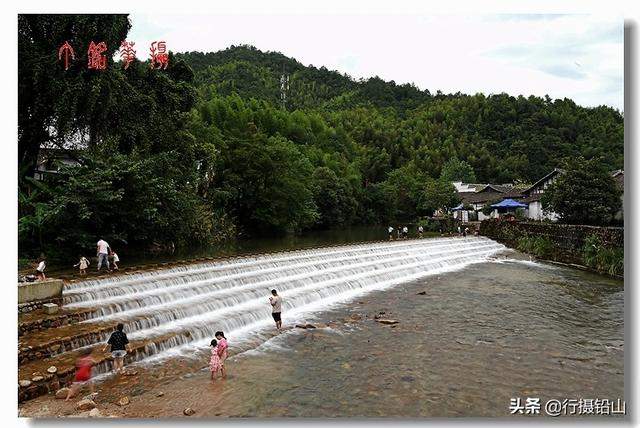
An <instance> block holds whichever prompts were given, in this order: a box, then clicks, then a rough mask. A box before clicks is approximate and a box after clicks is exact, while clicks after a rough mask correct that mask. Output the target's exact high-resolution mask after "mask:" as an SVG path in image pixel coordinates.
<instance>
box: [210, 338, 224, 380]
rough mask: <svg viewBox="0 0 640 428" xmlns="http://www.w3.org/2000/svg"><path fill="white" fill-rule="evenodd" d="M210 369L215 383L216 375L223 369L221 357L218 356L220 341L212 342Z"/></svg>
mask: <svg viewBox="0 0 640 428" xmlns="http://www.w3.org/2000/svg"><path fill="white" fill-rule="evenodd" d="M209 369H210V370H211V380H212V381H215V376H216V373H218V372H219V371H220V370H221V369H222V363H221V362H220V355H219V354H218V341H217V340H215V339H213V340H211V360H209Z"/></svg>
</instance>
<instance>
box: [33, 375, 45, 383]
mask: <svg viewBox="0 0 640 428" xmlns="http://www.w3.org/2000/svg"><path fill="white" fill-rule="evenodd" d="M31 380H32V381H33V382H40V381H41V380H44V377H43V376H34V377H32V378H31Z"/></svg>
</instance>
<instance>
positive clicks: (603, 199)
mask: <svg viewBox="0 0 640 428" xmlns="http://www.w3.org/2000/svg"><path fill="white" fill-rule="evenodd" d="M542 205H543V206H544V207H546V209H548V210H549V211H553V212H555V213H557V214H558V215H559V216H560V219H561V220H562V221H564V222H567V223H574V224H592V225H606V224H609V223H610V222H611V221H612V219H613V217H614V215H615V214H616V213H617V212H618V211H619V210H620V207H621V205H622V200H621V190H620V189H619V188H618V186H617V184H616V182H615V180H614V179H613V177H612V176H611V173H610V171H609V170H608V169H607V168H606V166H605V164H604V163H603V162H602V161H601V160H600V159H590V160H585V159H584V158H582V157H579V158H577V159H574V160H571V161H568V162H566V163H565V165H564V170H563V172H562V174H560V175H559V176H558V178H557V179H556V180H555V181H554V182H553V183H552V184H551V185H550V186H549V187H548V188H547V189H546V190H545V192H544V193H543V195H542Z"/></svg>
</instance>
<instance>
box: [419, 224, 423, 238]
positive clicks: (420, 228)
mask: <svg viewBox="0 0 640 428" xmlns="http://www.w3.org/2000/svg"><path fill="white" fill-rule="evenodd" d="M423 233H424V228H423V227H422V226H418V236H419V237H420V238H422V234H423Z"/></svg>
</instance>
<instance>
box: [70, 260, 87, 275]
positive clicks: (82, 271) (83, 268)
mask: <svg viewBox="0 0 640 428" xmlns="http://www.w3.org/2000/svg"><path fill="white" fill-rule="evenodd" d="M73 267H79V268H80V275H86V274H87V268H88V267H89V260H88V259H87V258H86V257H85V256H80V261H79V262H78V263H76V264H75V265H73Z"/></svg>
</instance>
